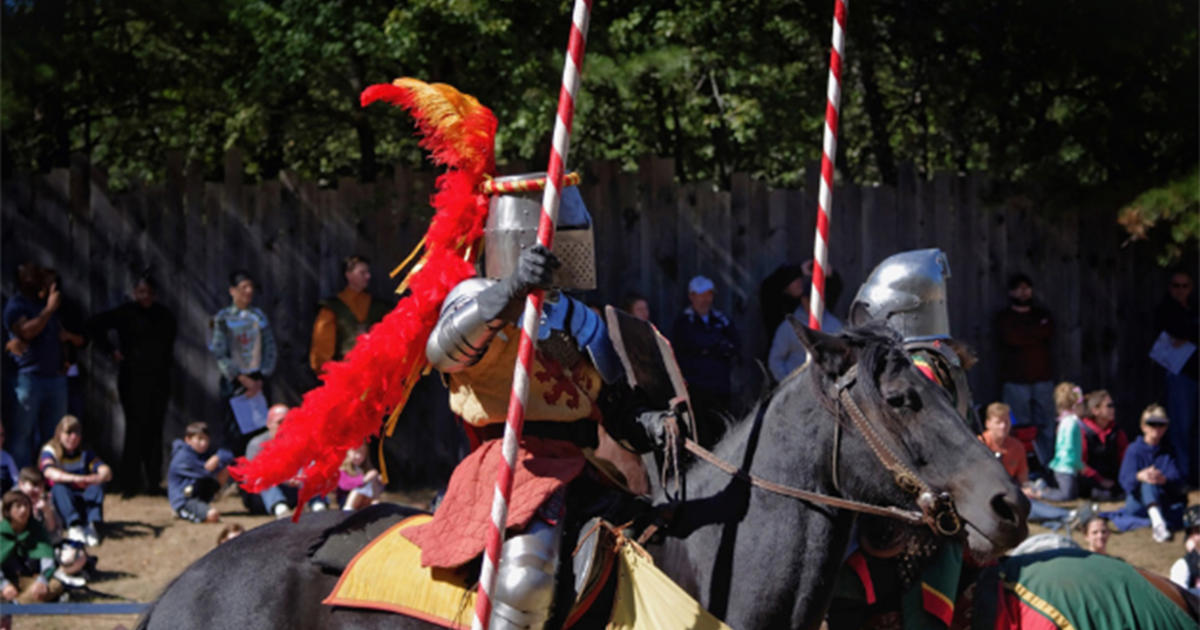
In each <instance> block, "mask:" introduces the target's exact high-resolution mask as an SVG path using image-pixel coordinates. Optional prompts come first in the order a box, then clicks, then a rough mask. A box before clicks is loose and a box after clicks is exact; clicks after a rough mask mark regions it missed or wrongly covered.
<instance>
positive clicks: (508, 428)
mask: <svg viewBox="0 0 1200 630" xmlns="http://www.w3.org/2000/svg"><path fill="white" fill-rule="evenodd" d="M591 11H592V2H591V0H575V10H574V12H573V13H572V16H571V37H570V40H569V41H568V43H567V56H566V60H565V62H564V63H563V75H562V89H561V90H560V91H559V93H558V114H557V116H556V117H555V121H554V143H553V145H552V146H551V147H550V164H549V166H547V167H546V189H545V192H544V193H543V195H542V214H541V219H540V220H539V222H538V235H537V238H538V243H540V244H542V245H543V246H545V247H546V248H547V249H551V248H552V247H553V246H554V226H555V224H556V223H557V221H558V202H559V197H560V192H559V191H560V190H561V188H562V181H563V170H564V167H565V165H566V162H567V151H568V150H569V149H570V146H571V123H572V121H573V119H574V117H575V95H576V93H578V91H579V71H580V69H581V68H582V67H583V50H584V46H585V44H586V42H587V29H588V20H589V19H590V18H591ZM541 314H542V291H541V290H540V289H537V290H534V291H531V292H530V293H529V296H528V297H527V298H526V300H525V312H524V315H523V317H522V322H521V341H520V345H518V346H517V364H516V366H515V367H514V369H513V380H512V395H511V396H510V397H509V399H508V421H507V422H506V423H505V426H504V442H503V444H502V446H501V450H502V452H503V454H504V458H503V461H501V462H500V470H499V471H498V473H497V476H496V490H495V493H494V495H493V497H492V522H491V527H490V528H489V530H488V539H487V547H486V548H485V549H484V553H483V566H482V568H481V569H480V572H479V594H478V596H477V597H476V599H475V620H474V622H473V623H472V624H471V628H472V629H473V630H486V629H487V627H488V622H489V621H490V619H491V615H492V600H491V593H492V589H493V587H494V586H495V584H496V570H497V569H498V568H499V565H500V548H501V547H503V546H504V529H505V525H506V524H507V522H508V500H509V498H510V497H511V496H512V483H513V473H514V471H515V470H516V465H517V446H518V444H519V443H520V440H521V430H522V428H523V427H524V425H525V401H526V400H527V399H528V398H529V369H530V365H531V362H532V358H533V340H534V338H535V335H536V334H537V329H538V319H539V318H540V317H541Z"/></svg>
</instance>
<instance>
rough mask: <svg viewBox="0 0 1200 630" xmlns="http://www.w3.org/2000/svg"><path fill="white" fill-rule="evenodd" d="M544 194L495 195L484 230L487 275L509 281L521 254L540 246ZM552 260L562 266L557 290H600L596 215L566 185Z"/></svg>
mask: <svg viewBox="0 0 1200 630" xmlns="http://www.w3.org/2000/svg"><path fill="white" fill-rule="evenodd" d="M545 176H546V174H545V173H527V174H524V175H510V176H508V177H498V178H496V182H497V183H519V182H528V181H534V180H538V179H541V178H543V177H545ZM541 211H542V191H541V190H531V191H529V192H515V193H504V194H497V195H494V196H492V199H491V202H490V203H489V204H488V218H487V224H486V226H485V227H484V231H483V260H484V275H486V276H487V277H489V278H495V279H500V278H505V277H508V276H509V275H511V274H512V272H513V271H514V270H515V269H516V267H517V259H518V257H520V255H521V251H522V250H524V249H526V248H528V247H533V246H534V245H536V244H537V230H538V219H539V218H540V216H541ZM552 251H553V252H554V255H555V256H557V257H558V260H559V262H561V263H562V266H561V267H559V268H558V270H557V271H555V272H554V286H555V287H557V288H560V289H579V290H583V291H590V290H592V289H595V288H596V253H595V252H596V246H595V238H594V236H593V232H592V216H591V215H590V214H589V213H588V210H587V207H586V206H585V205H584V204H583V198H582V197H581V196H580V195H579V189H577V188H576V187H574V186H564V187H563V190H562V198H561V201H560V203H559V208H558V227H557V229H556V230H555V234H554V247H553V248H552Z"/></svg>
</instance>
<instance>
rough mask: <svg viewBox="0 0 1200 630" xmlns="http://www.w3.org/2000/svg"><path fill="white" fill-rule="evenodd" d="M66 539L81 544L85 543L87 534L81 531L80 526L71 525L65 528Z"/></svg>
mask: <svg viewBox="0 0 1200 630" xmlns="http://www.w3.org/2000/svg"><path fill="white" fill-rule="evenodd" d="M67 540H74V541H75V542H77V543H79V544H81V545H86V544H87V534H85V533H83V528H82V527H80V526H78V525H72V526H70V527H68V528H67Z"/></svg>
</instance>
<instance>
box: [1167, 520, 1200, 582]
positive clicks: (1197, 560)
mask: <svg viewBox="0 0 1200 630" xmlns="http://www.w3.org/2000/svg"><path fill="white" fill-rule="evenodd" d="M1183 527H1184V531H1185V536H1186V538H1184V539H1183V549H1184V555H1183V557H1182V558H1180V559H1178V560H1176V561H1175V564H1172V565H1171V574H1170V577H1171V581H1172V582H1174V583H1176V584H1178V585H1180V586H1182V587H1183V588H1186V589H1187V590H1188V591H1189V592H1191V594H1192V595H1196V596H1200V505H1193V506H1192V507H1190V508H1188V509H1187V512H1186V513H1185V514H1184V515H1183Z"/></svg>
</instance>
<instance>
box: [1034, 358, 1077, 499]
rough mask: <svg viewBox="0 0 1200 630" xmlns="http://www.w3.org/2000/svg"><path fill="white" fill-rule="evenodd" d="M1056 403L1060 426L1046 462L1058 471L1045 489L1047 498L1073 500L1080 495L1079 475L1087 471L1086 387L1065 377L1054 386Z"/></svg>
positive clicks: (1042, 495)
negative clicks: (1051, 455)
mask: <svg viewBox="0 0 1200 630" xmlns="http://www.w3.org/2000/svg"><path fill="white" fill-rule="evenodd" d="M1054 406H1055V407H1056V408H1057V409H1058V429H1057V430H1056V431H1055V438H1054V458H1053V459H1051V460H1050V463H1049V464H1048V465H1047V466H1046V467H1047V468H1049V469H1050V472H1051V473H1052V474H1053V475H1054V479H1053V480H1052V481H1053V487H1047V488H1045V489H1043V490H1042V492H1041V497H1042V498H1043V499H1046V500H1047V501H1071V500H1074V499H1076V498H1078V497H1079V476H1080V474H1081V473H1082V472H1083V435H1082V433H1081V430H1080V428H1079V422H1080V420H1079V414H1080V413H1082V412H1083V390H1081V389H1079V386H1078V385H1076V384H1074V383H1068V382H1066V381H1063V382H1062V383H1059V384H1058V385H1057V386H1056V387H1055V388H1054Z"/></svg>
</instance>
